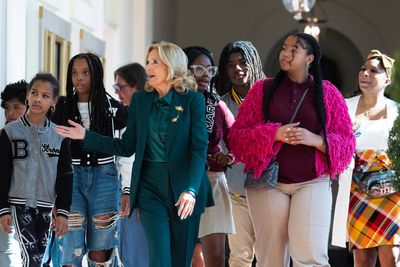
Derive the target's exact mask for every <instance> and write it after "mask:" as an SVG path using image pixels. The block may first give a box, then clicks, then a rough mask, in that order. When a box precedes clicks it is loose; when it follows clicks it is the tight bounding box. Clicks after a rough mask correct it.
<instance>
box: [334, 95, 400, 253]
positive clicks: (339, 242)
mask: <svg viewBox="0 0 400 267" xmlns="http://www.w3.org/2000/svg"><path fill="white" fill-rule="evenodd" d="M359 100H360V96H355V97H352V98H348V99H346V104H347V108H348V109H349V115H350V118H351V121H352V122H353V129H354V132H355V135H356V150H357V151H362V150H366V149H374V150H378V149H384V150H387V147H388V138H389V132H390V129H391V128H392V126H393V123H394V121H395V119H396V118H397V115H398V105H397V103H396V102H394V101H392V100H390V99H388V98H385V101H386V109H387V119H382V120H356V119H355V116H356V110H357V106H358V102H359ZM364 133H366V134H364ZM353 168H354V160H353V161H352V162H351V163H350V165H349V166H348V167H347V168H346V170H345V171H344V172H343V173H342V174H340V176H339V189H338V194H337V199H336V205H335V213H334V219H333V226H332V245H334V246H339V247H346V241H347V215H348V207H349V201H350V189H351V181H352V178H353V177H352V174H353Z"/></svg>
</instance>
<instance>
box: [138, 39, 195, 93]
mask: <svg viewBox="0 0 400 267" xmlns="http://www.w3.org/2000/svg"><path fill="white" fill-rule="evenodd" d="M153 49H157V50H158V54H159V55H160V58H161V60H162V61H163V62H164V63H165V65H167V67H168V76H167V81H170V82H171V84H172V86H173V87H174V88H175V90H176V91H177V92H178V93H185V92H186V90H193V91H196V90H197V83H196V80H195V79H194V77H193V75H192V73H191V72H190V70H189V69H188V67H187V64H188V59H187V57H186V54H185V52H183V50H182V49H181V48H180V47H179V46H177V45H175V44H173V43H169V42H164V41H161V42H159V43H154V44H151V45H149V46H148V47H147V52H146V58H148V56H149V53H150V52H151V51H152V50H153ZM145 90H146V91H148V92H151V91H153V90H154V88H153V87H151V86H150V85H149V83H148V82H146V85H145Z"/></svg>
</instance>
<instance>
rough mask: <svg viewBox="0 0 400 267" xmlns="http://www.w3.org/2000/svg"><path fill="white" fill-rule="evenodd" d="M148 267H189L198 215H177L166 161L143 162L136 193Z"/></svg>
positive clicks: (196, 231) (197, 228) (198, 220)
mask: <svg viewBox="0 0 400 267" xmlns="http://www.w3.org/2000/svg"><path fill="white" fill-rule="evenodd" d="M138 194H139V195H138V204H139V210H140V218H141V220H142V222H143V226H144V229H145V232H146V236H147V240H148V245H149V266H150V267H190V266H191V261H192V255H193V251H194V247H195V245H196V242H197V235H198V231H199V223H200V215H193V216H189V217H188V218H186V219H185V220H181V219H180V218H179V217H178V209H177V207H175V200H174V198H173V194H172V189H171V181H170V177H169V175H168V169H167V165H166V163H152V162H145V163H144V165H143V167H142V177H141V182H140V189H139V192H138Z"/></svg>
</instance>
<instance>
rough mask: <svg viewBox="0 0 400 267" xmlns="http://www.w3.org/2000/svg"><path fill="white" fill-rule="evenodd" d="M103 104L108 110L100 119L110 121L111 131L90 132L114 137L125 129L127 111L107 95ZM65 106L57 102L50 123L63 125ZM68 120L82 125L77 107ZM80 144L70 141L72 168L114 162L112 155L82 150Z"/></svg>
mask: <svg viewBox="0 0 400 267" xmlns="http://www.w3.org/2000/svg"><path fill="white" fill-rule="evenodd" d="M104 104H105V105H107V106H108V108H107V111H106V112H105V114H102V118H103V119H104V120H112V121H111V123H110V125H113V129H99V130H95V129H90V130H92V131H95V132H97V133H99V134H101V135H106V136H111V137H114V136H115V133H116V132H119V131H121V130H122V129H124V128H125V126H126V121H127V119H128V111H127V109H126V108H125V107H124V106H123V105H122V103H121V102H119V101H117V100H116V99H114V98H112V97H111V96H110V95H108V94H107V99H105V100H104ZM66 105H67V104H66V102H65V101H60V100H59V102H58V103H57V107H56V111H55V113H54V115H53V116H52V121H53V122H54V123H56V124H65V122H64V123H63V121H62V117H63V115H64V114H65V113H66V112H67V111H66V110H67V107H66ZM68 118H69V119H71V120H73V121H75V122H77V123H80V124H82V120H81V116H80V114H79V110H78V108H77V107H76V108H75V109H74V111H73V112H72V114H68ZM68 126H69V125H68ZM115 137H117V136H115ZM81 143H82V141H79V140H71V157H72V164H73V165H74V166H82V167H84V166H97V165H102V164H108V163H112V162H115V156H114V155H110V154H105V153H100V152H93V151H85V150H82V148H81ZM122 191H123V192H124V193H129V188H128V187H126V186H125V187H124V188H122Z"/></svg>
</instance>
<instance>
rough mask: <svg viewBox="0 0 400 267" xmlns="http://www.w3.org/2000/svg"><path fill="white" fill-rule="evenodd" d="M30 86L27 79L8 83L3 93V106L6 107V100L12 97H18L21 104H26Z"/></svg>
mask: <svg viewBox="0 0 400 267" xmlns="http://www.w3.org/2000/svg"><path fill="white" fill-rule="evenodd" d="M28 86H29V84H28V83H27V82H26V81H25V80H20V81H18V82H15V83H9V84H7V85H6V87H5V88H4V90H3V92H2V93H1V107H2V108H5V105H6V102H7V101H10V100H12V99H17V100H18V101H19V102H21V104H24V105H25V99H26V92H27V90H28Z"/></svg>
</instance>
